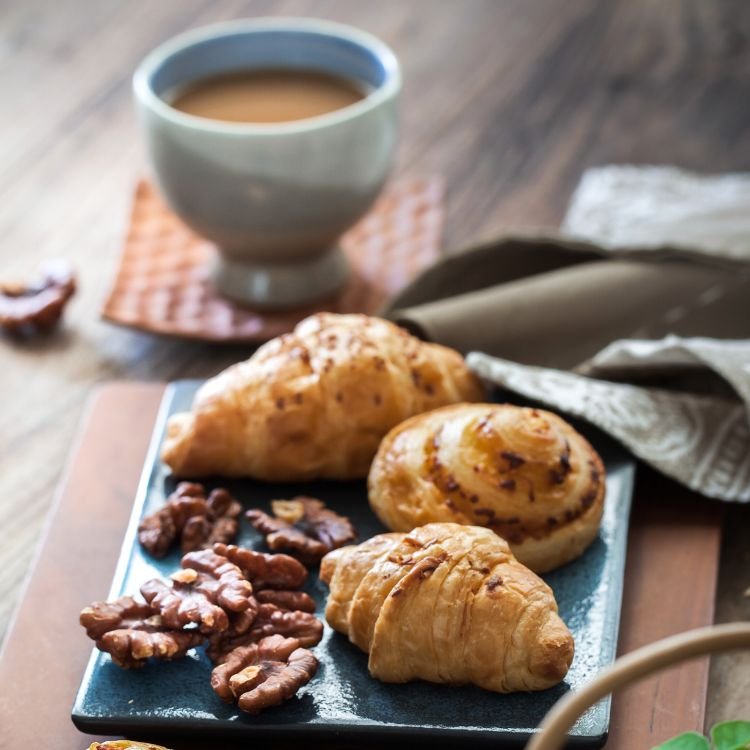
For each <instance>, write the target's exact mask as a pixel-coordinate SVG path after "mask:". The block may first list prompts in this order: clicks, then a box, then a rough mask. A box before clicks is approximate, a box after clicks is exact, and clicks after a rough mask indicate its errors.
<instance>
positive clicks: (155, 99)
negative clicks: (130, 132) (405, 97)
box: [133, 17, 401, 136]
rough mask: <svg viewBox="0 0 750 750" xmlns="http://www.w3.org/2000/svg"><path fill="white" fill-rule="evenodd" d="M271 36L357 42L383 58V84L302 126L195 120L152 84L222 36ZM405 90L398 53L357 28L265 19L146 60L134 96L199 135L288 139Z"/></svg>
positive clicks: (179, 41)
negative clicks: (187, 53) (179, 58)
mask: <svg viewBox="0 0 750 750" xmlns="http://www.w3.org/2000/svg"><path fill="white" fill-rule="evenodd" d="M268 31H280V32H299V33H306V32H307V33H313V34H318V35H321V36H329V37H332V38H338V39H343V40H346V41H348V42H351V43H353V44H354V45H356V46H359V47H361V48H363V49H364V50H366V51H367V52H369V53H370V54H372V55H374V56H375V57H376V58H377V60H378V62H379V63H380V65H381V66H382V68H383V71H384V78H383V81H382V83H380V85H378V86H376V87H375V88H374V89H373V90H372V91H370V92H369V93H367V95H366V96H365V97H364V98H363V99H361V100H360V101H358V102H355V103H354V104H350V105H348V106H346V107H343V108H341V109H337V110H334V111H333V112H328V113H326V114H323V115H317V116H315V117H308V118H305V119H302V120H292V121H290V122H281V123H271V124H267V123H235V122H225V121H222V120H212V119H209V118H205V117H198V116H196V115H189V114H187V113H185V112H181V111H179V110H177V109H175V108H174V107H171V106H170V105H169V104H168V103H167V102H166V101H165V100H164V99H163V98H162V97H161V96H160V95H159V94H157V93H156V91H155V90H154V88H153V85H152V84H153V78H154V76H155V75H156V73H157V72H158V71H159V69H160V68H161V67H162V66H163V65H164V64H165V63H166V62H167V61H168V60H169V59H170V58H171V57H173V56H174V55H176V54H177V53H179V52H181V51H182V50H186V49H189V48H190V47H194V46H196V45H199V44H201V43H203V42H207V41H210V40H213V39H218V38H221V37H222V36H233V35H237V34H244V33H247V34H252V33H256V32H268ZM400 89H401V67H400V65H399V62H398V58H397V57H396V55H395V54H394V52H393V50H392V49H391V48H390V47H389V46H388V45H387V44H385V42H382V41H381V40H380V39H378V38H377V37H376V36H374V35H372V34H369V33H368V32H366V31H362V30H361V29H357V28H355V27H353V26H348V25H346V24H342V23H336V22H334V21H325V20H321V19H317V18H279V17H262V18H254V19H242V20H236V21H224V22H221V23H215V24H210V25H208V26H201V27H199V28H197V29H192V30H190V31H187V32H185V33H183V34H179V35H177V36H175V37H172V38H171V39H168V40H167V41H166V42H163V43H162V44H160V45H159V46H158V47H156V48H155V49H154V50H152V51H151V52H150V53H149V54H148V55H147V56H146V57H145V58H144V59H143V61H142V62H141V63H140V65H139V66H138V68H137V69H136V71H135V73H134V74H133V91H134V93H135V96H136V98H137V99H138V100H139V101H140V102H141V103H142V104H143V105H144V106H146V107H148V108H149V109H151V110H153V111H154V112H156V113H157V114H158V115H160V116H161V117H162V118H164V119H165V120H169V121H171V122H173V123H174V124H175V125H180V126H182V127H188V128H192V129H194V130H199V131H205V132H211V133H225V134H228V135H258V136H262V135H269V136H274V135H280V134H283V133H304V132H309V131H313V130H317V129H319V128H323V127H329V126H331V125H337V124H339V123H343V122H346V121H348V120H350V119H352V118H355V117H358V116H360V115H362V114H365V113H366V112H369V111H370V110H373V109H375V108H376V107H378V106H379V105H380V104H381V103H383V102H384V101H387V100H388V99H390V98H392V97H394V96H396V95H397V94H398V93H399V91H400Z"/></svg>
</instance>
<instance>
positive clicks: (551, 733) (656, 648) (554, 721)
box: [526, 622, 750, 750]
mask: <svg viewBox="0 0 750 750" xmlns="http://www.w3.org/2000/svg"><path fill="white" fill-rule="evenodd" d="M739 648H750V622H733V623H730V624H728V625H714V626H712V627H708V628H700V629H699V630H690V631H688V632H687V633H680V634H679V635H673V636H671V637H669V638H664V639H663V640H661V641H657V642H656V643H651V644H649V645H648V646H644V647H643V648H639V649H637V650H636V651H633V652H632V653H630V654H627V655H626V656H623V657H621V658H619V659H617V661H615V662H614V664H612V665H611V666H610V667H608V668H607V669H605V670H604V671H603V672H601V674H599V675H598V677H596V678H594V679H593V680H591V682H589V683H587V684H586V685H584V686H583V687H582V688H581V689H580V690H577V691H575V692H571V693H568V695H566V696H565V697H564V698H562V699H561V700H559V701H558V702H557V703H556V704H555V705H554V706H553V707H552V709H551V710H550V712H549V713H548V714H547V716H545V717H544V720H543V721H542V723H541V724H540V725H539V732H538V733H537V734H535V735H534V736H533V737H532V738H531V741H530V742H529V743H528V744H527V745H526V750H560V749H561V748H562V747H563V745H564V744H565V741H566V734H567V732H568V731H569V730H570V728H571V727H572V726H573V724H575V722H576V719H578V717H579V716H580V715H581V714H582V713H583V712H584V711H585V710H586V709H587V708H589V706H592V705H594V703H596V702H597V701H599V700H601V699H602V698H604V697H605V696H607V695H609V694H610V693H612V692H614V691H615V690H617V689H618V688H621V687H624V686H625V685H628V684H630V683H631V682H635V681H636V680H639V679H642V678H643V677H648V675H650V674H653V673H654V672H658V671H660V670H662V669H664V668H665V667H670V666H672V665H673V664H677V663H679V662H682V661H687V660H688V659H694V658H696V657H698V656H706V655H708V654H713V653H717V652H719V651H730V650H732V649H739Z"/></svg>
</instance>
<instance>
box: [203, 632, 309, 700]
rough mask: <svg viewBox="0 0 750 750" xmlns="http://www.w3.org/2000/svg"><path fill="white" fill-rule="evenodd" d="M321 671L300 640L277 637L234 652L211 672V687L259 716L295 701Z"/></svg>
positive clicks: (241, 647)
mask: <svg viewBox="0 0 750 750" xmlns="http://www.w3.org/2000/svg"><path fill="white" fill-rule="evenodd" d="M317 669H318V660H317V659H316V658H315V657H314V656H313V654H312V653H311V652H310V651H308V650H307V649H304V648H301V647H300V644H299V641H298V640H297V639H296V638H284V637H282V636H280V635H273V636H271V637H269V638H264V639H263V640H262V641H260V642H259V643H253V644H251V645H249V646H240V647H239V648H236V649H235V650H234V651H232V653H231V654H229V655H228V656H227V658H226V660H225V661H224V663H223V664H220V665H219V666H217V667H215V668H214V670H213V672H212V673H211V687H212V688H213V689H214V690H215V691H216V694H217V695H218V696H219V697H220V698H221V699H222V700H224V701H226V702H228V703H234V702H235V701H236V702H237V705H238V706H239V708H240V709H242V710H243V711H245V712H247V713H250V714H257V713H260V712H261V711H262V710H263V709H265V708H268V707H270V706H277V705H279V704H280V703H283V702H284V701H285V700H288V699H289V698H291V697H292V696H293V695H295V694H296V693H297V691H298V690H299V689H300V687H302V686H303V685H305V684H307V683H308V682H309V681H310V680H311V679H312V678H313V677H314V676H315V673H316V672H317Z"/></svg>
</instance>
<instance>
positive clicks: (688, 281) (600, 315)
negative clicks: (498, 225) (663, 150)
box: [386, 167, 750, 501]
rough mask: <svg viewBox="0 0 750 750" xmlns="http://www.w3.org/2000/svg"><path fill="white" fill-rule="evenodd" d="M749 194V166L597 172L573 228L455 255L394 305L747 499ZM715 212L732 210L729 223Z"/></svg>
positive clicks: (393, 310) (502, 371)
mask: <svg viewBox="0 0 750 750" xmlns="http://www.w3.org/2000/svg"><path fill="white" fill-rule="evenodd" d="M592 185H593V186H594V187H592ZM597 185H598V186H599V188H596V186H597ZM602 185H604V186H606V189H605V187H602ZM670 185H671V186H672V187H671V188H670ZM686 186H689V189H688V188H687V187H686ZM707 196H711V201H707ZM605 197H606V200H605ZM742 205H744V206H745V209H744V214H743V211H742V210H741V206H742ZM623 207H625V208H623ZM649 207H650V208H649ZM748 207H750V178H749V177H746V176H740V175H733V176H731V179H729V178H726V177H698V176H695V175H687V174H686V173H683V172H680V171H678V170H672V169H664V168H633V167H609V168H604V169H598V170H593V171H590V172H589V173H587V174H586V175H584V178H583V180H582V182H581V186H580V187H579V189H578V190H577V191H576V193H575V195H574V198H573V201H572V203H571V206H570V209H569V212H568V215H567V217H566V220H565V222H564V223H563V227H565V228H567V230H568V232H573V231H574V232H575V236H574V237H572V236H570V234H560V235H554V234H550V233H545V234H539V235H537V236H526V237H509V238H505V239H503V240H500V241H499V242H497V243H493V244H491V245H486V246H483V247H480V248H476V249H474V250H470V251H468V252H464V253H458V254H456V255H452V256H449V257H448V258H446V259H444V260H443V261H442V262H440V263H439V264H438V265H437V266H435V267H433V268H432V269H430V270H429V271H427V272H426V273H425V274H423V275H422V276H421V277H420V278H418V279H417V280H416V281H415V282H414V283H413V284H412V285H411V286H410V287H408V288H407V289H406V290H404V292H402V293H401V294H400V295H399V296H398V297H397V298H396V299H395V300H394V301H393V302H392V303H391V305H390V306H389V309H388V310H387V311H386V313H387V314H388V315H389V316H390V317H391V318H393V319H395V320H397V321H398V322H399V323H401V324H402V325H405V326H406V327H407V328H409V329H411V330H412V331H414V332H415V333H417V334H419V335H421V336H423V337H424V338H427V339H430V340H434V341H439V342H441V343H445V344H447V345H449V346H453V347H455V348H457V349H459V350H461V351H463V352H471V351H474V352H476V353H473V354H470V355H469V357H468V361H469V364H470V366H471V367H472V368H474V369H475V371H476V372H477V373H478V374H480V375H481V376H483V377H485V378H487V379H488V380H490V381H491V382H493V383H496V384H497V385H500V386H502V387H504V388H506V389H509V390H512V391H515V392H517V393H519V394H522V395H523V396H525V397H527V398H531V399H533V400H536V401H539V402H541V403H543V404H545V405H548V406H549V407H551V408H553V409H557V410H560V411H562V412H566V413H568V414H572V415H575V416H579V417H582V418H584V419H586V420H588V421H590V422H591V423H593V424H596V425H597V426H598V427H600V428H601V429H603V430H605V431H606V432H608V433H609V434H611V435H612V436H613V437H615V438H617V439H618V440H619V441H620V442H622V443H623V445H625V446H626V447H628V448H629V449H630V450H631V451H632V452H633V454H634V455H636V456H638V457H639V458H640V459H642V460H643V461H645V462H646V463H648V464H650V465H651V466H653V467H654V468H656V469H658V470H659V471H661V472H663V473H664V474H666V475H668V476H670V477H672V478H674V479H675V480H677V481H679V482H681V483H683V484H685V485H686V486H688V487H690V488H691V489H694V490H696V491H698V492H700V493H702V494H704V495H706V496H708V497H714V498H719V499H723V500H735V501H750V429H749V425H750V211H748V210H747V209H748ZM709 209H710V210H709ZM623 210H625V211H629V212H630V213H629V214H628V216H629V217H630V218H629V219H628V220H627V221H625V220H623V219H622V212H623ZM745 214H746V215H747V218H745ZM717 215H718V217H721V216H728V217H732V220H731V221H729V222H728V227H729V229H730V231H729V233H728V236H727V237H722V236H721V235H720V233H719V231H718V230H719V229H720V228H721V226H722V222H721V221H720V218H717ZM635 216H637V217H638V224H639V225H641V229H639V230H638V231H635V229H634V228H633V227H632V222H633V221H634V220H635V219H634V217H635ZM587 217H589V218H588V219H587ZM670 217H671V220H670ZM649 222H650V225H651V226H652V227H653V232H652V233H650V232H648V231H645V230H643V227H645V226H647V225H648V224H649ZM702 227H710V228H711V229H710V231H709V230H708V229H705V230H703V229H701V228H702ZM681 230H684V231H681ZM589 232H590V233H589ZM639 232H640V234H639ZM587 236H591V237H592V239H596V240H598V242H599V243H600V244H594V243H593V242H591V243H588V242H585V241H583V240H584V239H585V238H586V237H587ZM642 236H645V237H648V238H650V244H649V245H644V244H638V242H639V241H640V238H641V237H642ZM654 238H656V239H654ZM743 238H744V239H743ZM491 355H494V356H491ZM617 381H629V382H627V383H625V382H617ZM634 383H638V384H637V385H636V384H634Z"/></svg>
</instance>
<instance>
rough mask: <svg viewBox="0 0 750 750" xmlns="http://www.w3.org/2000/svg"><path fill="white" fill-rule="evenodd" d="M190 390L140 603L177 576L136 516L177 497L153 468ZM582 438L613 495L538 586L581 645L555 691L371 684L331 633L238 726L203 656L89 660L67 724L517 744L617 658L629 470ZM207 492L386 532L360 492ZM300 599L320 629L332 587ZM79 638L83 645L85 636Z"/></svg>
mask: <svg viewBox="0 0 750 750" xmlns="http://www.w3.org/2000/svg"><path fill="white" fill-rule="evenodd" d="M198 386H199V383H198V382H195V381H182V382H178V383H176V384H174V385H172V386H170V388H169V389H168V390H167V392H166V395H165V397H164V401H163V403H162V408H161V410H160V413H159V417H158V420H157V424H156V426H155V429H154V437H153V439H152V444H151V447H150V449H149V454H148V457H147V460H146V466H145V468H144V473H143V477H142V479H141V484H140V488H139V491H138V496H137V498H136V501H135V506H134V508H133V513H132V516H131V519H130V523H129V525H128V529H127V532H126V534H125V539H124V542H123V546H122V552H121V555H120V559H119V562H118V565H117V570H116V572H115V576H114V581H113V583H112V588H111V590H110V592H109V595H110V597H117V596H119V595H121V594H125V593H130V594H136V593H137V592H138V589H139V587H140V585H141V584H142V583H143V582H144V581H146V580H148V579H149V578H152V577H154V576H163V577H166V576H168V575H169V574H170V573H171V572H172V571H174V570H175V569H176V568H177V567H178V566H179V557H180V556H179V553H178V552H176V551H175V552H173V553H172V554H170V555H169V556H168V557H167V558H165V559H164V560H155V559H152V558H151V557H150V556H149V555H148V554H147V553H145V552H144V551H142V550H141V548H140V546H139V545H138V542H137V538H136V530H137V525H138V520H139V519H140V517H141V515H142V514H144V513H151V512H153V510H155V509H156V508H158V507H159V506H161V505H162V504H163V502H164V498H165V496H166V495H167V494H169V492H170V491H171V490H172V488H173V487H174V481H173V479H172V478H171V477H170V476H169V474H168V471H167V469H166V468H165V467H164V466H163V465H162V463H161V462H160V461H159V446H160V444H161V440H162V435H163V432H164V426H165V422H166V419H167V417H168V416H169V415H170V414H171V413H173V412H176V411H183V410H187V409H189V407H190V404H191V402H192V398H193V395H194V393H195V390H196V389H197V387H198ZM579 427H580V429H581V430H582V431H583V432H584V433H585V434H586V435H587V436H588V437H589V439H590V440H591V441H592V443H593V444H594V445H595V447H596V448H597V450H598V451H599V452H600V454H601V456H602V458H603V460H604V463H605V465H606V469H607V497H606V503H605V511H604V518H603V522H602V526H601V532H600V534H599V538H598V539H597V540H596V541H595V542H594V544H593V545H592V546H591V547H590V548H589V549H588V550H587V551H586V553H585V554H584V555H583V556H582V557H581V558H579V559H578V560H575V561H574V562H572V563H570V564H568V565H566V566H565V567H563V568H561V569H559V570H556V571H554V572H552V573H551V574H548V575H546V576H545V577H544V578H545V580H546V581H547V582H548V583H549V585H550V586H551V587H552V589H553V590H554V592H555V596H556V598H557V601H558V604H559V606H560V614H561V616H562V618H563V620H564V621H565V622H566V623H567V625H568V627H569V628H570V630H571V631H572V633H573V636H574V638H575V645H576V653H575V659H574V661H573V665H572V667H571V669H570V671H569V672H568V675H567V677H566V679H565V681H564V682H563V683H562V684H560V685H558V686H557V687H554V688H552V689H550V690H546V691H544V692H539V693H516V694H512V695H499V694H495V693H490V692H486V691H483V690H480V689H478V688H473V687H461V688H456V687H448V686H442V685H432V684H428V683H425V682H414V683H411V684H408V685H386V684H383V683H380V682H377V681H375V680H373V679H371V678H370V677H369V676H368V674H367V656H366V655H365V654H363V653H361V652H360V651H359V650H358V649H357V648H356V647H355V646H353V645H351V644H350V643H349V642H348V640H347V639H346V638H344V637H343V636H341V635H339V634H337V633H334V632H333V631H332V630H331V629H330V628H329V627H328V626H327V625H326V631H325V635H324V637H323V641H322V642H321V643H320V645H318V646H317V647H316V649H315V653H316V654H317V656H318V658H319V659H320V669H319V671H318V674H317V675H316V677H315V678H314V679H313V680H312V682H310V683H309V684H308V685H307V686H305V687H304V688H303V689H302V690H301V691H300V692H299V693H298V695H297V697H296V698H294V699H292V700H291V701H289V702H287V703H286V704H284V705H283V706H280V707H278V708H274V709H270V710H268V711H265V712H264V713H262V714H261V715H259V716H247V715H245V714H242V712H240V711H238V710H237V709H235V708H234V707H233V706H228V705H226V704H224V703H222V702H221V701H220V700H219V699H218V698H217V696H216V695H215V694H214V693H213V691H212V690H211V688H210V686H209V673H210V669H211V666H210V662H209V661H208V659H207V657H206V655H205V654H204V653H203V651H202V649H198V650H197V651H196V652H194V653H191V655H189V656H188V657H187V658H185V659H183V660H182V661H178V662H173V663H170V664H149V665H147V666H146V667H145V668H143V669H140V670H130V671H128V670H122V669H120V668H119V667H117V666H115V665H114V664H112V662H111V661H110V659H109V656H107V655H105V654H101V653H99V652H98V651H96V650H94V651H93V653H92V655H91V659H90V660H89V663H88V666H87V667H86V671H85V673H84V675H83V679H82V681H81V686H80V688H79V691H78V695H77V697H76V701H75V705H74V706H73V711H72V718H73V722H74V723H75V725H76V726H77V727H78V728H79V729H81V730H83V731H85V732H91V733H103V734H117V735H127V736H129V737H142V738H144V739H148V738H150V739H153V738H155V737H157V736H161V737H165V736H167V737H169V736H174V735H189V736H196V735H204V736H210V737H211V738H212V740H213V742H212V745H213V746H214V747H215V746H216V745H215V741H216V740H217V739H221V740H222V745H225V744H226V741H229V740H231V739H232V738H235V739H238V740H239V739H244V740H245V742H248V741H255V740H260V739H266V740H268V739H275V740H279V741H281V740H290V741H297V740H299V739H303V738H304V739H305V740H307V741H309V742H321V743H325V745H326V746H327V747H330V746H332V745H334V744H340V743H343V742H349V743H352V742H356V743H357V744H358V745H361V744H366V743H367V744H369V743H370V742H372V743H379V744H382V743H383V742H389V743H396V742H399V741H405V740H408V741H409V742H410V744H412V743H414V742H418V741H420V740H426V741H429V742H430V743H431V744H436V743H437V744H449V745H452V746H456V744H458V743H460V742H467V743H468V742H471V743H472V744H476V745H489V744H492V745H493V746H494V747H518V746H521V745H523V744H524V743H525V742H526V741H527V740H528V738H529V735H530V734H531V733H532V732H533V731H534V728H535V727H536V726H538V724H539V722H540V721H541V719H542V717H543V716H544V715H545V713H546V712H547V711H548V710H549V708H550V707H551V706H552V705H553V704H554V703H555V701H557V700H558V699H559V698H560V697H561V696H562V695H564V694H565V693H566V692H567V691H568V690H570V689H573V688H576V687H578V686H579V685H581V684H582V683H583V682H584V681H586V680H587V679H589V678H590V677H592V676H593V675H595V674H596V673H597V672H598V671H599V670H600V669H601V668H602V667H604V666H605V665H607V664H609V663H610V662H611V661H612V660H613V659H614V656H615V647H616V644H617V630H618V625H619V616H620V602H621V599H622V586H623V572H624V567H625V548H626V538H627V529H628V515H629V512H630V501H631V493H632V485H633V475H634V464H633V462H632V460H631V459H630V458H629V457H628V456H627V455H626V454H625V453H624V452H623V450H622V449H621V448H619V447H618V446H617V445H616V444H614V443H613V442H611V441H610V440H609V439H607V438H606V437H605V436H603V435H602V434H601V433H594V432H592V431H591V429H588V428H586V427H584V426H579ZM206 484H208V485H209V486H211V487H213V486H219V485H221V486H226V487H228V488H229V489H230V490H231V491H232V492H233V493H234V494H235V495H236V496H237V497H238V498H239V499H240V500H241V501H242V503H243V504H244V505H245V506H246V507H258V506H259V507H266V506H267V505H268V502H269V501H270V500H271V499H272V498H277V497H292V496H293V495H296V494H301V493H305V494H309V495H314V496H318V497H321V498H323V499H325V501H326V503H328V504H329V505H330V506H331V507H332V508H334V509H335V510H337V511H339V512H341V513H343V514H346V515H347V516H349V517H351V518H352V520H353V521H354V523H355V525H356V527H357V529H358V530H359V532H360V538H361V539H364V538H367V537H369V536H372V535H374V534H377V533H380V532H381V531H383V530H384V529H383V527H382V526H381V525H380V523H379V522H378V521H377V519H376V518H375V516H374V515H373V514H372V512H371V511H370V509H369V506H368V504H367V495H366V488H365V483H364V482H310V483H305V484H303V485H294V484H288V485H286V484H266V483H262V482H255V481H251V480H239V481H225V480H221V479H217V480H215V481H213V480H212V481H209V482H206ZM239 543H240V544H243V545H247V546H251V547H257V548H259V549H262V548H263V543H262V540H261V538H260V536H259V535H258V534H257V533H256V532H255V531H254V530H253V529H252V528H250V527H249V525H247V524H246V523H245V522H244V521H243V523H242V525H241V533H240V539H239ZM307 590H308V591H309V593H310V594H312V595H313V596H314V597H315V599H316V600H317V602H318V615H319V616H320V617H322V612H323V609H324V606H325V599H326V595H327V587H326V586H325V585H324V584H322V583H320V582H319V581H318V579H317V575H316V574H315V573H313V575H311V580H310V581H309V583H308V586H307ZM104 593H105V592H102V595H104ZM81 637H82V638H84V637H85V635H84V633H83V631H81ZM609 708H610V706H609V701H608V700H605V701H602V702H600V703H599V704H598V705H596V706H594V707H593V708H591V709H589V710H588V711H587V712H586V713H585V714H584V716H583V717H582V718H581V719H580V720H579V721H578V722H577V723H576V725H575V726H574V728H573V730H572V732H571V742H570V746H573V747H601V746H602V745H603V744H604V742H605V740H606V735H607V728H608V725H609ZM244 744H245V743H243V745H244Z"/></svg>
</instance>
